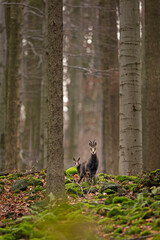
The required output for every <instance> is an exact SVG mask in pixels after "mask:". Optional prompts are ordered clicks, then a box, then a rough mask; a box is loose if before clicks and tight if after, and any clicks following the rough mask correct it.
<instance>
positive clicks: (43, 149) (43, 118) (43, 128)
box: [39, 0, 48, 169]
mask: <svg viewBox="0 0 160 240" xmlns="http://www.w3.org/2000/svg"><path fill="white" fill-rule="evenodd" d="M44 11H45V16H44V18H43V32H42V33H43V39H44V41H43V48H44V51H43V65H42V82H41V111H40V166H39V167H40V169H42V168H46V167H47V116H48V111H47V96H48V91H47V87H48V86H47V83H48V76H47V62H48V57H47V54H48V41H47V35H48V32H47V30H48V28H47V26H48V14H47V13H48V0H46V1H45V5H44Z"/></svg>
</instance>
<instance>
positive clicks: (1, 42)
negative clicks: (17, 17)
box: [0, 0, 6, 171]
mask: <svg viewBox="0 0 160 240" xmlns="http://www.w3.org/2000/svg"><path fill="white" fill-rule="evenodd" d="M3 2H4V1H3V0H0V4H2V3H3ZM5 71H6V26H5V7H4V5H0V171H3V170H4V167H5V118H6V79H5Z"/></svg>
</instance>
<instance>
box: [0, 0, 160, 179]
mask: <svg viewBox="0 0 160 240" xmlns="http://www.w3.org/2000/svg"><path fill="white" fill-rule="evenodd" d="M128 2H130V1H128ZM135 2H136V4H135V5H133V6H129V4H128V5H126V6H125V1H118V0H105V1H104V0H94V1H91V0H85V1H79V0H67V1H65V0H64V1H63V34H64V35H63V76H64V77H63V114H64V122H63V123H64V129H63V131H64V164H65V169H66V168H68V167H70V166H72V165H73V157H79V156H80V157H81V159H82V160H87V159H88V158H89V150H88V142H89V140H93V139H96V141H97V143H98V146H97V152H98V156H99V160H100V167H99V172H107V173H110V174H116V175H117V174H119V173H120V174H122V173H123V174H124V172H123V171H121V170H120V172H119V169H121V168H123V165H122V164H121V162H122V161H121V160H120V162H119V156H122V155H123V153H122V152H121V147H122V146H121V143H120V141H119V139H122V133H123V132H124V131H125V130H124V131H123V130H122V125H125V123H124V124H123V121H124V120H125V118H123V119H122V118H121V119H119V117H121V116H122V108H121V106H122V103H121V102H120V96H121V95H123V92H122V91H124V92H125V93H126V92H127V90H126V89H125V90H124V89H123V90H122V88H123V87H122V86H123V85H125V83H124V82H123V79H122V78H123V75H124V72H123V70H124V69H123V67H124V66H127V64H126V63H124V62H125V61H126V59H124V56H125V57H126V58H127V61H128V64H130V63H131V62H132V59H131V57H130V55H134V56H133V57H135V58H136V60H134V61H136V62H135V64H134V66H131V69H130V70H129V71H130V72H129V73H125V74H126V75H127V74H128V75H127V76H129V75H134V74H135V75H136V76H138V79H135V78H134V79H133V82H135V83H136V82H138V90H137V89H136V90H135V92H138V91H139V92H141V90H142V94H140V95H139V99H142V105H141V100H140V102H139V103H138V104H137V102H136V100H135V102H133V103H131V104H132V112H133V113H137V112H140V111H141V112H142V116H139V117H138V118H139V119H140V122H142V123H143V124H141V129H138V130H137V129H136V127H133V129H134V130H135V132H140V133H141V136H143V162H142V144H141V143H138V144H137V145H139V146H141V150H138V151H141V157H140V159H139V162H140V163H136V164H140V165H141V166H140V167H138V169H143V170H154V169H157V168H160V161H159V149H160V148H159V142H160V139H159V132H160V131H159V130H160V129H159V128H160V119H159V118H160V110H159V106H160V104H159V101H160V96H159V94H160V93H159V84H160V74H159V66H160V63H159V61H160V60H159V51H158V50H159V48H160V43H159V42H160V41H159V40H160V35H159V34H160V33H159V32H160V31H159V30H158V29H159V23H160V18H159V9H160V8H158V6H159V5H160V1H159V0H156V1H153V2H151V1H149V0H145V1H138V0H136V1H135ZM135 6H138V7H137V8H135ZM127 7H128V9H129V11H128V13H129V14H128V15H127V14H126V19H127V18H128V19H129V20H128V22H127V23H126V22H125V21H126V19H125V18H124V19H123V11H124V12H127ZM121 9H122V11H120V10H121ZM131 9H134V10H135V12H134V11H133V12H134V13H133V16H134V17H135V22H134V21H132V20H130V16H129V15H131V19H132V14H130V10H131ZM137 9H138V10H137ZM47 13H48V4H47V0H42V1H36V0H31V1H29V0H25V1H24V2H23V3H21V4H19V2H18V1H17V0H14V1H13V0H11V1H10V2H9V3H8V2H5V1H3V0H0V171H4V170H16V169H18V170H30V169H43V168H46V166H47V141H48V140H47V121H48V120H47V119H48V112H47V109H48V108H47V104H48V85H47V83H48V81H47V78H48V74H47V66H48V62H47V61H48V54H49V50H48V35H49V33H48V27H47V25H48V14H47ZM120 13H121V14H120ZM133 19H134V18H133ZM120 20H121V21H120ZM123 20H124V22H123ZM125 24H126V25H125ZM127 24H128V25H127ZM134 24H135V29H137V30H136V31H137V34H135V32H126V33H125V30H126V29H134V27H133V26H134ZM124 26H125V27H124ZM136 27H138V28H136ZM120 33H121V38H120ZM123 33H124V34H128V37H126V35H123ZM134 36H136V38H134ZM122 37H124V39H125V41H123V39H122ZM132 37H133V38H134V40H133V39H132ZM126 39H128V40H127V41H128V42H126ZM124 42H125V44H124V48H123V43H124ZM126 46H128V47H126ZM131 46H133V48H131ZM136 47H138V50H137V48H136ZM129 48H130V49H129ZM128 49H129V52H128V53H127V51H128ZM125 51H126V52H125ZM124 52H125V53H124ZM119 69H120V70H119ZM122 69H123V70H122ZM126 69H127V67H126V68H125V70H124V71H127V70H126ZM131 70H132V71H133V72H134V73H132V72H131ZM137 71H138V72H137ZM130 85H133V84H132V83H130ZM139 85H140V86H139ZM141 87H142V89H141ZM131 92H132V91H131ZM131 92H129V95H130V94H131ZM136 94H137V93H136ZM136 94H135V95H134V96H133V98H134V97H135V96H136ZM125 101H126V105H127V104H130V102H129V101H130V100H129V101H127V99H125ZM128 102H129V103H128ZM119 106H120V107H119ZM141 106H142V107H141ZM123 114H124V113H123ZM119 121H120V124H119ZM134 121H135V120H134ZM125 126H126V128H127V125H125ZM142 126H143V128H142ZM130 127H132V125H130ZM127 134H128V133H127ZM134 134H135V133H134V132H133V133H131V135H132V136H133V135H134ZM131 138H132V137H130V133H129V134H128V139H131ZM136 139H137V138H136ZM128 141H129V140H128ZM140 142H141V141H140ZM125 147H126V149H128V148H129V147H128V146H127V144H126V146H125ZM132 147H133V148H134V147H135V146H134V145H133V146H132V145H131V146H130V148H132ZM119 149H120V150H119ZM129 154H130V155H132V153H129ZM133 155H134V154H133ZM139 156H140V155H139ZM128 161H129V159H128ZM121 166H122V167H121ZM132 167H133V166H130V167H128V170H125V171H126V172H125V174H126V175H131V174H133V173H134V172H132V171H131V169H132ZM129 168H130V170H129ZM137 172H139V170H138V171H137ZM135 173H136V172H135Z"/></svg>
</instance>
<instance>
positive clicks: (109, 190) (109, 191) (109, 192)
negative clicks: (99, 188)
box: [103, 189, 115, 195]
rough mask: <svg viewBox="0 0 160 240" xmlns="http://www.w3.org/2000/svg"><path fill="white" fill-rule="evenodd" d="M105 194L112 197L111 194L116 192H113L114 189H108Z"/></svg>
mask: <svg viewBox="0 0 160 240" xmlns="http://www.w3.org/2000/svg"><path fill="white" fill-rule="evenodd" d="M103 193H107V194H108V195H110V194H114V193H115V191H114V190H112V189H107V190H105V191H104V192H103Z"/></svg>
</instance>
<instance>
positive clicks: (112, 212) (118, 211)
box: [107, 207, 122, 217]
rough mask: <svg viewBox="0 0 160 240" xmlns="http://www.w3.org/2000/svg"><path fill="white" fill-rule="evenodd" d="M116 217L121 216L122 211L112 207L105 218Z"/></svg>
mask: <svg viewBox="0 0 160 240" xmlns="http://www.w3.org/2000/svg"><path fill="white" fill-rule="evenodd" d="M116 215H122V211H121V209H120V208H118V207H113V208H112V209H111V210H110V211H109V212H108V213H107V216H108V217H114V216H116Z"/></svg>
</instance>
